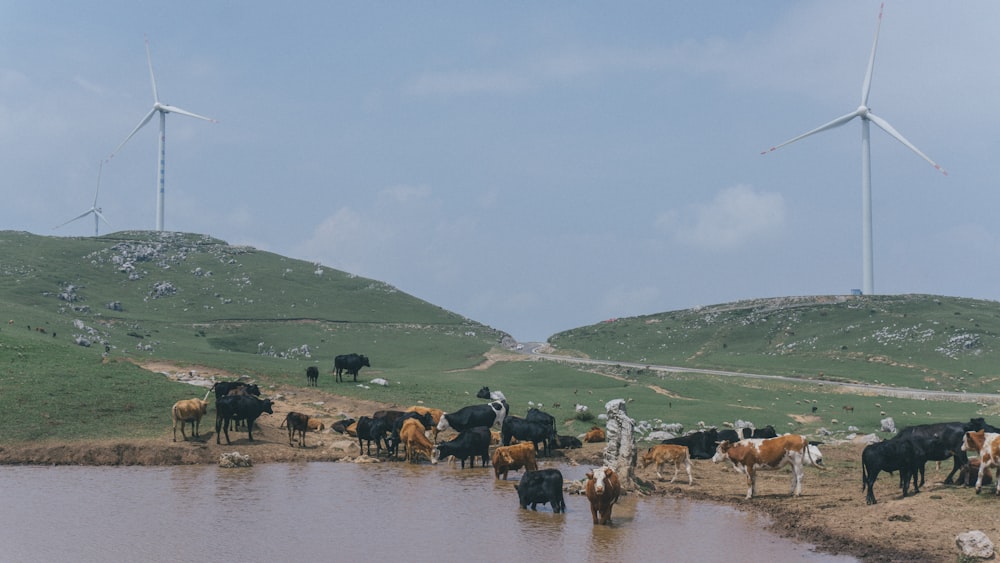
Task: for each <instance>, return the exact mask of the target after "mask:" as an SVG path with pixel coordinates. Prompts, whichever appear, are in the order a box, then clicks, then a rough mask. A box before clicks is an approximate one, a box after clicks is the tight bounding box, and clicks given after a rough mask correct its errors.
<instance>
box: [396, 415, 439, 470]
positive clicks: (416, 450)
mask: <svg viewBox="0 0 1000 563" xmlns="http://www.w3.org/2000/svg"><path fill="white" fill-rule="evenodd" d="M424 431H425V427H424V424H423V422H421V421H420V419H418V418H407V419H405V420H403V425H402V427H401V428H400V430H399V440H401V441H402V442H403V445H405V446H406V461H408V462H410V463H413V462H415V461H416V459H417V454H423V455H424V456H426V457H427V459H432V458H433V456H434V444H432V443H431V441H430V440H428V439H427V436H425V435H424Z"/></svg>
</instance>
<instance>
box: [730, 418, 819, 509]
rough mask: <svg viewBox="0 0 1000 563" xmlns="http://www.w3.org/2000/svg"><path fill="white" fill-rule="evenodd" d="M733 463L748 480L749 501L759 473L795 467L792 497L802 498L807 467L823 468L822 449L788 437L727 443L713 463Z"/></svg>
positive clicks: (738, 471) (795, 437)
mask: <svg viewBox="0 0 1000 563" xmlns="http://www.w3.org/2000/svg"><path fill="white" fill-rule="evenodd" d="M726 460H729V462H730V463H732V464H733V469H735V470H736V472H737V473H741V474H743V475H745V476H746V479H747V497H746V498H748V499H749V498H753V494H754V491H755V489H756V486H757V469H780V468H782V467H784V466H786V465H791V466H792V487H791V490H790V491H789V494H791V495H793V496H800V495H801V494H802V476H803V474H804V473H805V471H804V470H803V466H804V465H806V464H809V465H815V466H817V467H821V468H822V467H823V458H822V456H821V454H820V453H819V448H817V447H816V446H815V445H811V444H810V443H809V441H808V440H806V437H805V436H802V435H799V434H785V435H784V436H778V437H777V438H767V439H762V438H751V439H748V440H740V441H739V442H735V443H733V442H729V441H723V442H721V443H720V444H719V446H718V448H717V449H716V451H715V455H714V456H713V457H712V462H713V463H718V462H720V461H726Z"/></svg>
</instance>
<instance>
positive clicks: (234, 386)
mask: <svg viewBox="0 0 1000 563" xmlns="http://www.w3.org/2000/svg"><path fill="white" fill-rule="evenodd" d="M212 391H213V392H214V393H215V400H216V401H218V400H219V398H221V397H225V396H226V395H232V394H234V393H239V394H243V395H254V396H257V397H260V387H258V386H257V385H256V384H254V383H247V382H245V381H216V382H215V383H214V384H213V385H212Z"/></svg>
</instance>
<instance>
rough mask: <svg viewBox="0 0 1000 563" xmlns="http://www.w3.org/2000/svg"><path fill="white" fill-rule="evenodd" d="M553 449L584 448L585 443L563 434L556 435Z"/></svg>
mask: <svg viewBox="0 0 1000 563" xmlns="http://www.w3.org/2000/svg"><path fill="white" fill-rule="evenodd" d="M552 447H553V448H554V449H562V448H566V449H573V448H582V447H583V442H581V441H580V439H579V438H577V437H576V436H563V435H561V434H559V435H556V439H555V440H554V441H553V442H552Z"/></svg>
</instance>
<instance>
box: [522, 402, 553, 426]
mask: <svg viewBox="0 0 1000 563" xmlns="http://www.w3.org/2000/svg"><path fill="white" fill-rule="evenodd" d="M524 420H527V421H528V422H538V423H541V424H544V425H546V426H548V427H549V428H551V429H552V431H553V432H555V430H556V417H554V416H552V415H551V414H549V413H547V412H545V411H543V410H539V409H536V408H534V407H532V408H530V409H528V414H527V415H526V416H525V417H524Z"/></svg>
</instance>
